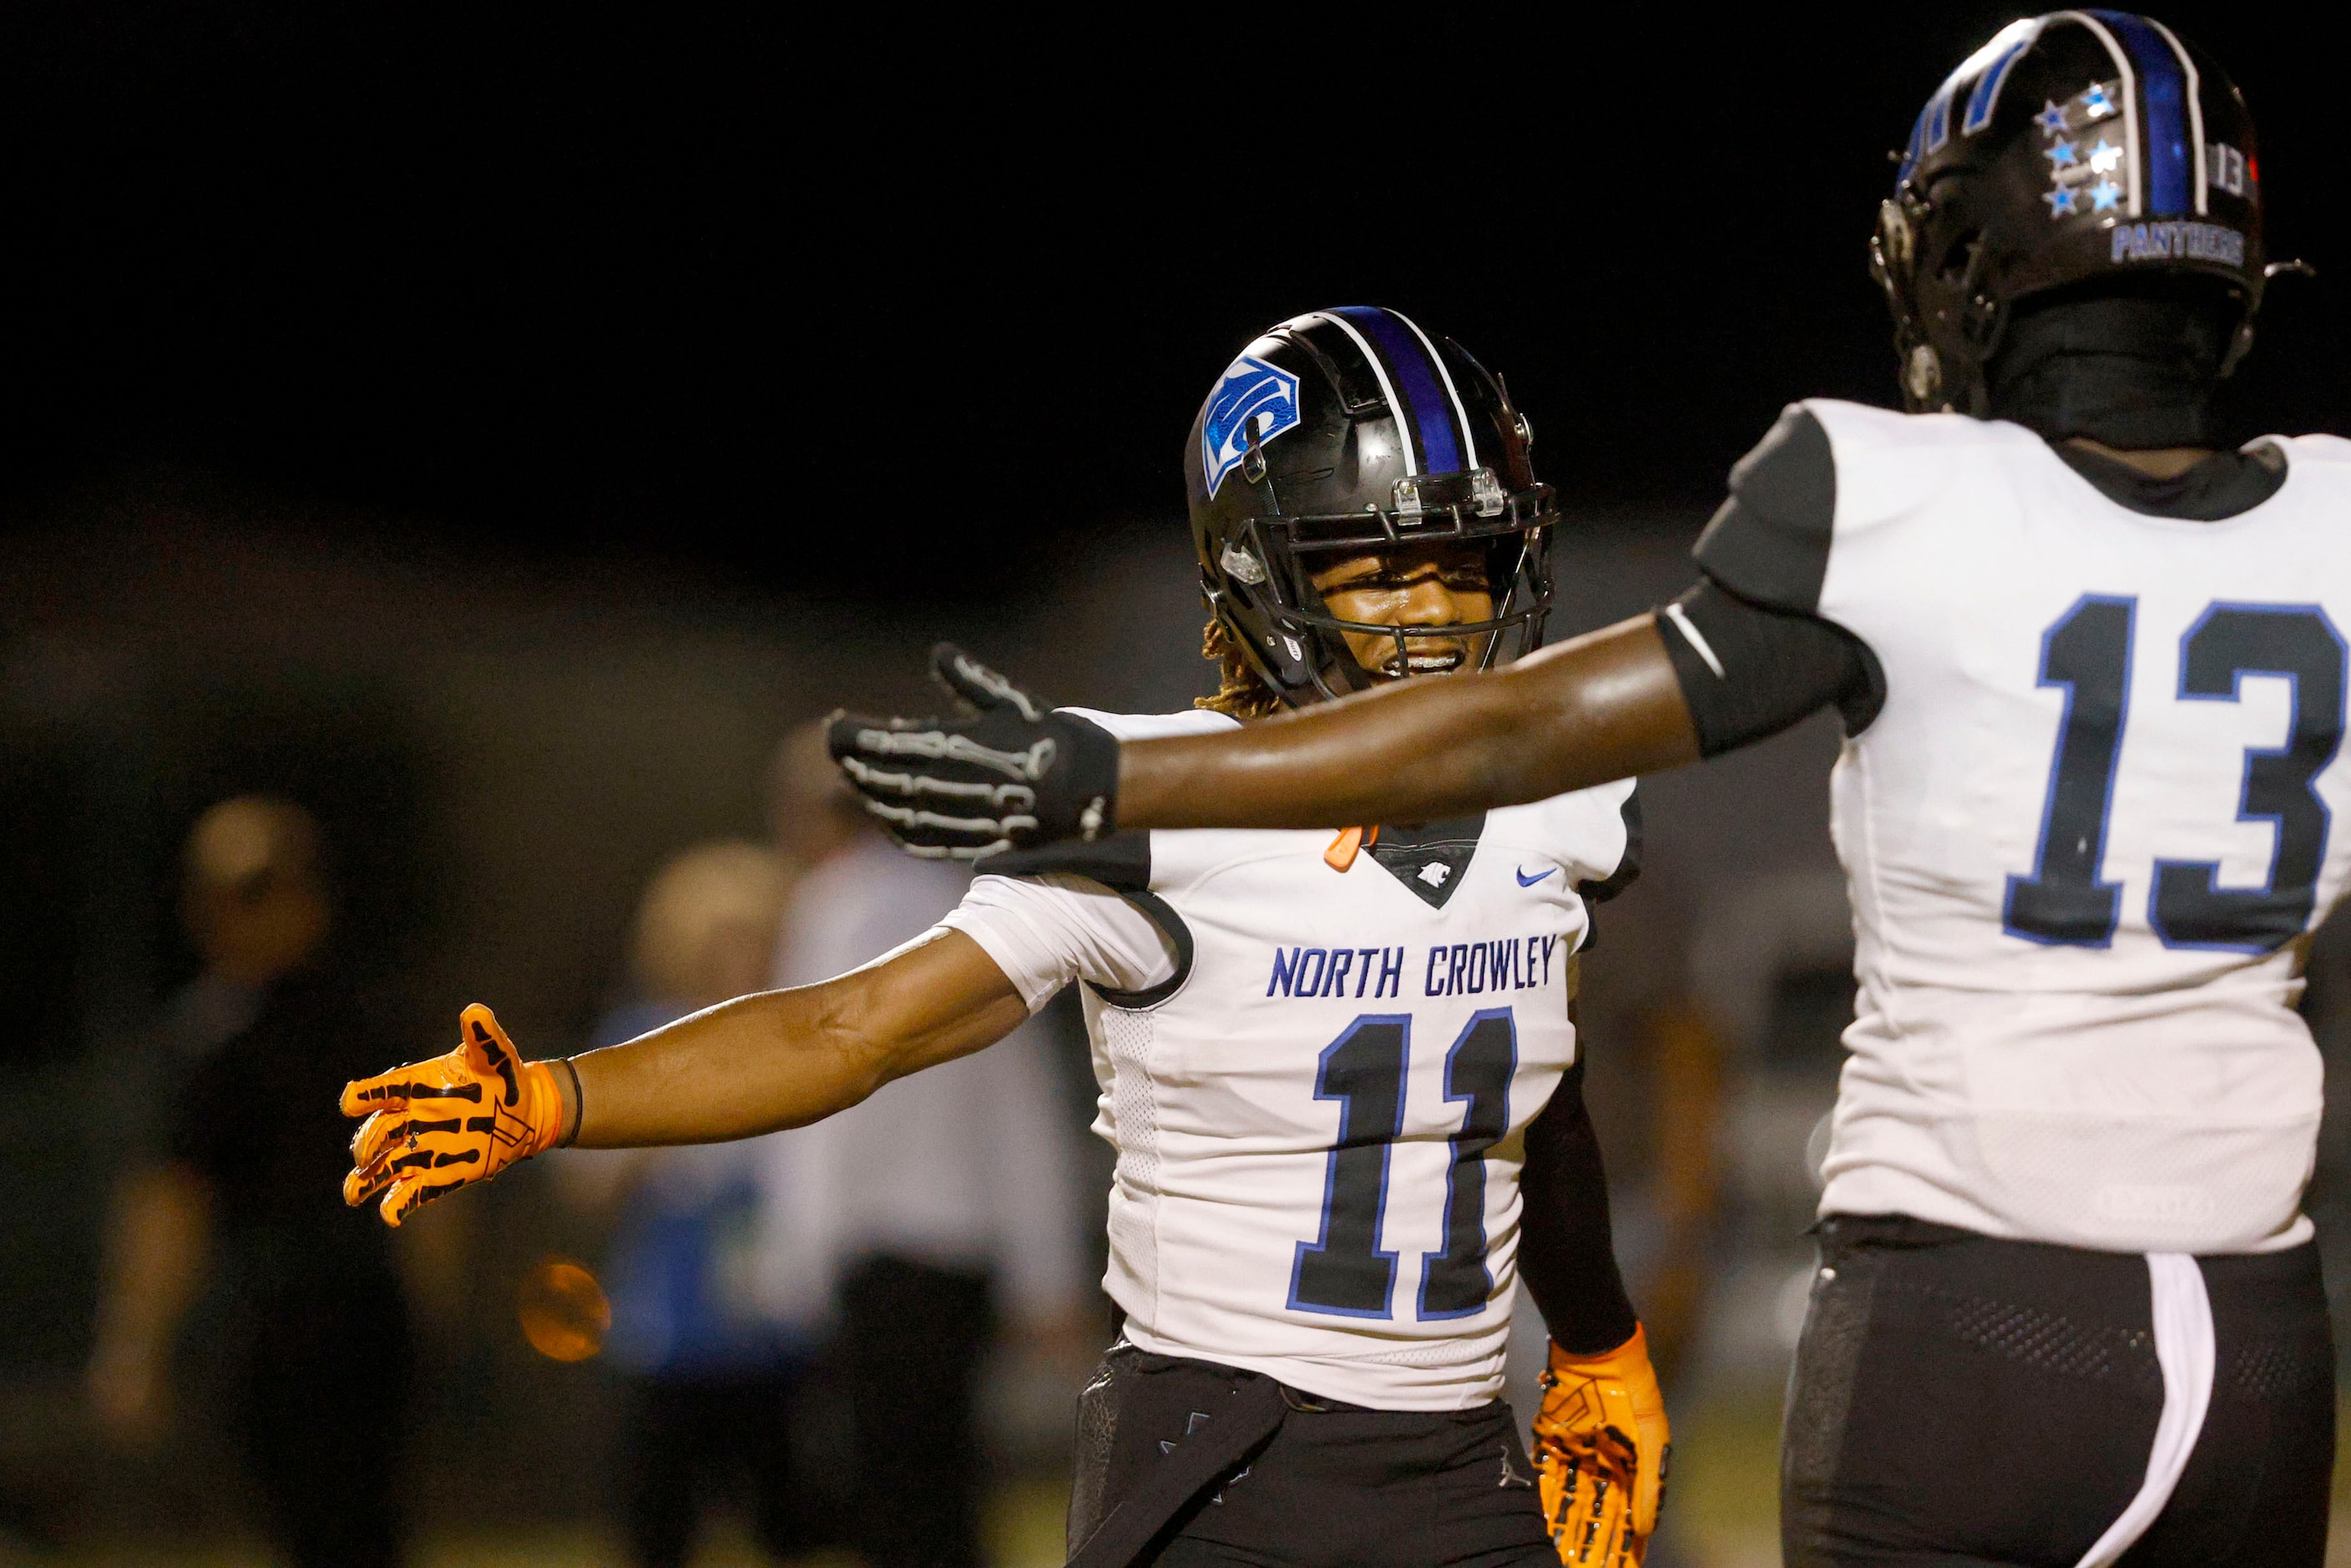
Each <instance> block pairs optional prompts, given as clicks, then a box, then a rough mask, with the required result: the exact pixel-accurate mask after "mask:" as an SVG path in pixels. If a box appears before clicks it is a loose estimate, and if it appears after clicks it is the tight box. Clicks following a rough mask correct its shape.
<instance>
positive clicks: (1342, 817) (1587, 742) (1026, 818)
mask: <svg viewBox="0 0 2351 1568" xmlns="http://www.w3.org/2000/svg"><path fill="white" fill-rule="evenodd" d="M1668 622H1670V625H1668V624H1667V623H1668ZM932 660H933V665H934V668H935V671H936V673H937V674H938V676H939V678H940V679H941V681H943V682H944V683H945V684H946V686H947V687H948V689H949V690H950V691H952V692H954V693H955V694H956V696H957V697H958V698H960V699H961V700H962V701H963V702H964V703H965V704H967V706H969V707H971V708H972V709H973V710H974V716H971V717H969V718H961V719H952V718H926V719H915V718H868V717H864V716H859V715H854V714H841V715H838V716H835V717H834V719H833V721H832V725H831V735H830V741H831V747H832V754H833V757H834V758H835V759H836V760H838V761H839V762H840V764H841V770H842V771H843V772H844V773H846V774H847V775H848V776H849V779H850V781H851V782H852V783H853V784H855V785H856V786H857V788H858V789H861V790H862V791H863V792H864V793H865V795H866V797H867V801H868V804H867V810H871V811H872V813H873V814H874V815H875V816H876V817H878V818H879V819H881V821H882V823H883V826H884V827H886V828H887V829H888V830H889V831H890V833H891V835H892V836H893V837H894V838H896V839H897V840H898V841H900V842H901V843H903V844H904V845H905V846H906V847H907V848H908V849H910V850H912V851H913V852H914V853H916V854H921V855H931V856H937V857H942V858H953V859H956V860H974V861H977V860H985V859H987V857H988V856H990V855H994V854H998V853H1001V852H1004V851H1005V850H1008V849H1014V848H1023V847H1029V846H1032V845H1039V844H1046V843H1050V842H1052V841H1054V840H1056V839H1066V838H1087V839H1092V838H1098V837H1100V836H1101V835H1102V832H1104V831H1108V830H1110V829H1112V828H1315V827H1321V828H1331V827H1347V826H1351V825H1357V826H1365V827H1368V826H1370V825H1372V824H1374V823H1376V822H1414V821H1430V820H1432V819H1437V818H1443V817H1450V816H1461V815H1466V814H1467V813H1468V812H1471V811H1476V810H1489V809H1491V808H1494V807H1497V806H1510V805H1516V804H1518V803H1520V802H1521V801H1526V800H1542V799H1545V798H1546V797H1549V796H1552V795H1556V794H1561V793H1563V792H1565V791H1568V790H1572V789H1588V788H1590V787H1592V786H1593V785H1595V784H1604V783H1608V782H1610V781H1611V780H1614V779H1625V778H1630V777H1633V776H1635V775H1637V774H1643V773H1655V772H1658V771H1660V770H1662V769H1665V768H1678V767H1681V766H1682V765H1684V764H1685V763H1690V762H1695V761H1697V760H1698V758H1701V757H1712V756H1714V755H1716V754H1717V753H1719V752H1723V751H1728V750H1729V749H1731V748H1732V747H1739V746H1744V745H1746V744H1748V743H1749V742H1750V741H1755V740H1760V739H1761V738H1763V737H1765V736H1769V735H1777V734H1778V733H1779V732H1780V731H1782V730H1783V729H1785V728H1787V727H1789V726H1791V725H1792V724H1795V723H1796V722H1798V721H1799V720H1801V719H1802V718H1803V717H1804V716H1806V715H1808V714H1811V713H1813V712H1814V711H1816V710H1818V709H1819V708H1821V707H1822V706H1824V705H1828V704H1835V705H1836V706H1838V707H1839V708H1840V709H1841V710H1842V711H1843V713H1844V719H1845V729H1846V733H1847V734H1858V733H1859V732H1860V731H1861V730H1862V729H1864V728H1865V727H1867V726H1868V724H1869V722H1870V720H1871V718H1872V717H1873V716H1875V715H1876V710H1877V706H1878V704H1879V703H1881V702H1882V701H1883V700H1884V698H1885V692H1886V688H1885V681H1884V676H1883V674H1882V673H1881V672H1880V671H1879V669H1878V667H1877V663H1876V658H1875V656H1874V655H1872V654H1871V653H1870V652H1869V650H1868V649H1867V648H1866V647H1865V646H1864V645H1863V644H1862V643H1861V642H1860V640H1859V639H1857V638H1855V636H1854V635H1853V634H1852V633H1851V632H1847V631H1845V630H1844V629H1843V628H1841V627H1838V626H1835V625H1834V624H1832V623H1830V622H1826V621H1823V620H1821V619H1820V618H1818V617H1817V616H1813V615H1810V614H1805V613H1802V612H1789V611H1782V610H1777V609H1774V608H1772V607H1771V606H1770V605H1767V604H1762V603H1759V602H1756V601H1750V600H1745V599H1741V598H1740V596H1739V595H1737V594H1735V593H1732V592H1730V591H1728V590H1726V589H1724V588H1722V587H1721V586H1719V584H1717V583H1715V582H1713V581H1711V580H1704V581H1701V582H1699V583H1698V586H1696V587H1694V588H1693V589H1691V590H1690V591H1688V592H1687V593H1685V594H1683V595H1682V596H1681V597H1680V598H1679V599H1677V600H1676V601H1674V602H1673V603H1671V604H1669V605H1667V606H1666V608H1665V609H1664V610H1663V611H1661V612H1657V613H1656V614H1650V615H1641V616H1636V617H1635V618H1634V619H1632V620H1630V621H1624V622H1618V623H1617V624H1615V625H1614V626H1610V627H1606V628H1604V629H1603V630H1601V631H1598V632H1592V633H1590V634H1589V635H1586V636H1583V637H1578V638H1576V639H1574V640H1573V642H1568V643H1561V644H1559V645H1558V646H1556V647H1552V648H1546V649H1544V650H1543V651H1542V652H1541V653H1533V654H1530V655H1529V656H1528V657H1526V658H1524V659H1521V660H1520V661H1519V662H1518V663H1517V664H1512V665H1510V667H1509V668H1508V669H1504V670H1499V671H1495V672H1493V673H1491V674H1480V675H1446V676H1442V677H1431V678H1427V679H1423V680H1415V681H1407V682H1402V683H1399V684H1397V685H1390V686H1385V687H1383V688H1381V689H1379V690H1377V691H1373V692H1367V693H1359V694H1357V695H1354V696H1351V697H1348V698H1346V699H1344V700H1343V701H1339V702H1332V703H1320V704H1317V705H1315V706H1313V707H1311V708H1308V709H1305V710H1303V711H1301V712H1297V713H1291V714H1289V715H1286V716H1282V717H1280V718H1270V719H1267V720H1265V721H1263V722H1262V723H1258V724H1252V725H1249V726H1248V727H1245V728H1239V729H1230V728H1228V729H1219V730H1217V731H1216V732H1214V733H1208V734H1194V735H1175V736H1167V737H1162V738H1155V739H1149V740H1141V739H1138V740H1130V741H1126V742H1123V743H1122V742H1120V741H1119V740H1117V739H1116V738H1114V737H1113V736H1112V735H1111V734H1110V733H1109V732H1108V731H1106V730H1104V729H1102V727H1099V726H1097V725H1095V724H1093V723H1092V722H1091V721H1090V720H1088V719H1087V718H1086V717H1085V716H1083V715H1081V714H1078V713H1070V712H1049V711H1047V710H1046V708H1045V706H1044V705H1043V704H1042V703H1040V702H1039V701H1038V700H1037V698H1036V697H1034V696H1033V695H1030V694H1029V693H1027V692H1025V691H1023V690H1021V689H1020V688H1019V687H1018V686H1016V685H1013V684H1012V683H1011V682H1010V681H1008V680H1006V679H1005V678H1004V677H1003V676H1001V675H999V674H996V673H995V672H994V671H992V670H989V669H987V668H986V667H985V666H983V665H980V664H977V663H975V662H974V661H973V660H972V659H971V658H970V656H969V655H967V654H966V653H963V652H962V651H961V650H960V649H957V648H955V647H953V646H951V645H948V644H945V643H942V644H941V645H940V646H939V647H938V648H937V649H936V650H935V652H934V653H933V654H932Z"/></svg>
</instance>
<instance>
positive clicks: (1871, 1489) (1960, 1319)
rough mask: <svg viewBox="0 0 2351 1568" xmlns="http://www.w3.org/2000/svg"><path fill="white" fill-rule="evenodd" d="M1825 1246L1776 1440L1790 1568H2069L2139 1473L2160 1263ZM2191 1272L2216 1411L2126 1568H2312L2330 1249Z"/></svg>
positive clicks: (2158, 1397)
mask: <svg viewBox="0 0 2351 1568" xmlns="http://www.w3.org/2000/svg"><path fill="white" fill-rule="evenodd" d="M1820 1236H1821V1267H1820V1270H1819V1272H1818V1273H1817V1274H1816V1275H1815V1276H1814V1279H1813V1295H1812V1306H1811V1311H1810V1312H1809V1313H1808V1314H1807V1316H1806V1318H1805V1321H1804V1332H1803V1338H1802V1343H1800V1345H1799V1346H1798V1348H1797V1352H1796V1366H1795V1371H1794V1374H1793V1376H1792V1379H1791V1381H1790V1384H1789V1396H1788V1414H1787V1426H1786V1430H1785V1432H1784V1433H1783V1435H1782V1453H1781V1502H1780V1530H1781V1543H1782V1552H1783V1554H1784V1560H1785V1563H1786V1564H1787V1568H1929V1565H1933V1568H1994V1565H1998V1568H2074V1565H2075V1564H2076V1563H2080V1562H2081V1561H2082V1558H2083V1555H2084V1553H2085V1552H2088V1551H2089V1550H2090V1548H2091V1547H2092V1546H2093V1545H2094V1544H2095V1543H2097V1542H2099V1540H2100V1539H2101V1537H2102V1536H2103V1535H2105V1532H2106V1531H2107V1528H2108V1526H2110V1525H2112V1524H2114V1523H2115V1521H2116V1520H2117V1519H2118V1518H2119V1517H2120V1516H2121V1515H2122V1514H2123V1512H2124V1511H2125V1510H2126V1508H2127V1507H2129V1506H2130V1505H2131V1503H2132V1501H2133V1500H2134V1498H2136V1497H2137V1495H2138V1493H2139V1491H2140V1488H2141V1486H2142V1483H2143V1482H2144V1481H2145V1480H2146V1479H2147V1475H2148V1470H2149V1458H2150V1454H2151V1453H2152V1452H2153V1451H2154V1445H2155V1442H2156V1435H2157V1423H2158V1419H2159V1418H2160V1416H2162V1413H2163V1409H2164V1401H2165V1386H2164V1375H2163V1372H2162V1370H2161V1368H2160V1367H2159V1365H2158V1361H2157V1355H2156V1346H2155V1340H2154V1332H2155V1331H2154V1322H2155V1319H2154V1309H2153V1306H2152V1304H2151V1300H2152V1298H2151V1292H2150V1285H2149V1274H2150V1270H2149V1265H2148V1260H2147V1259H2146V1258H2144V1257H2141V1256H2140V1255H2138V1254H2136V1253H2109V1252H2088V1251H2082V1250H2078V1249H2073V1248H2066V1247H2053V1246H2043V1245H2039V1244H2035V1243H2031V1242H2020V1241H2001V1240H1996V1239H1992V1238H1990V1237H1985V1236H1980V1235H1977V1234H1976V1233H1974V1232H1972V1231H1966V1230H1956V1229H1952V1228H1949V1227H1947V1226H1939V1225H1929V1224H1927V1223H1925V1222H1924V1221H1921V1220H1916V1219H1909V1218H1903V1217H1900V1216H1885V1217H1870V1218H1856V1217H1852V1216H1844V1217H1838V1218H1831V1219H1828V1220H1825V1221H1823V1223H1822V1226H1821V1231H1820ZM2194 1265H2195V1267H2194V1272H2193V1273H2189V1274H2187V1275H2185V1276H2184V1278H2185V1280H2186V1281H2188V1282H2189V1285H2190V1286H2191V1287H2192V1282H2193V1281H2194V1279H2195V1277H2196V1276H2197V1275H2200V1276H2201V1279H2202V1281H2203V1286H2204V1295H2205V1297H2206V1298H2207V1299H2208V1300H2209V1301H2210V1317H2211V1337H2210V1351H2211V1357H2210V1366H2211V1369H2212V1372H2211V1390H2210V1404H2209V1406H2208V1407H2207V1411H2206V1414H2205V1416H2204V1420H2203V1423H2202V1427H2201V1430H2200V1432H2199V1433H2197V1435H2196V1436H2195V1437H2194V1447H2193V1448H2190V1449H2188V1450H2187V1458H2186V1469H2185V1470H2184V1471H2182V1472H2180V1474H2179V1480H2178V1483H2177V1485H2176V1486H2175V1487H2174V1488H2173V1490H2172V1491H2171V1494H2170V1499H2169V1501H2168V1503H2167V1504H2165V1505H2164V1506H2163V1508H2162V1511H2161V1512H2160V1513H2159V1514H2158V1515H2156V1516H2155V1519H2154V1521H2153V1523H2152V1524H2151V1525H2150V1526H2149V1527H2148V1528H2147V1531H2146V1532H2145V1533H2144V1534H2143V1535H2141V1536H2140V1537H2139V1538H2138V1540H2137V1543H2136V1544H2135V1545H2132V1546H2131V1547H2129V1549H2128V1550H2127V1551H2126V1552H2125V1553H2124V1555H2123V1556H2122V1557H2121V1558H2120V1559H2119V1563H2118V1568H2189V1565H2191V1564H2192V1565H2193V1568H2234V1565H2243V1568H2252V1565H2255V1564H2259V1565H2261V1568H2320V1564H2321V1563H2324V1561H2325V1552H2326V1521H2327V1490H2328V1484H2329V1479H2330V1477H2331V1475H2332V1473H2333V1469H2334V1463H2335V1350H2334V1341H2333V1337H2332V1334H2331V1333H2330V1330H2329V1327H2328V1322H2327V1316H2326V1298H2325V1291H2324V1290H2323V1289H2322V1288H2321V1286H2320V1283H2319V1274H2318V1254H2317V1249H2316V1248H2314V1247H2311V1246H2303V1247H2298V1248H2294V1249H2291V1250H2289V1251H2284V1252H2274V1253H2265V1254H2260V1255H2253V1256H2241V1257H2210V1258H2199V1259H2197V1260H2194ZM2175 1321H2176V1320H2175ZM2175 1332H2176V1331H2175ZM2176 1397H2177V1395H2175V1398H2176ZM2182 1430H2183V1431H2184V1430H2186V1428H2182ZM2150 1506H2151V1505H2150Z"/></svg>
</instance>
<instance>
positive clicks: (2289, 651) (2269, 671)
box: [2001, 594, 2345, 953]
mask: <svg viewBox="0 0 2351 1568" xmlns="http://www.w3.org/2000/svg"><path fill="white" fill-rule="evenodd" d="M2137 612H2138V602H2137V600H2134V599H2127V598H2116V597H2110V596H2106V595H2102V594H2085V595H2083V596H2082V597H2081V598H2080V599H2078V600H2076V601H2074V605H2073V607H2072V608H2071V609H2069V610H2067V611H2066V612H2065V613H2064V615H2063V616H2061V617H2059V618H2058V620H2057V622H2056V623H2055V624H2054V625H2053V626H2051V627H2050V628H2049V630H2048V631H2047V632H2043V634H2042V640H2041V677H2040V684H2041V685H2043V686H2056V687H2059V688H2062V689H2063V690H2064V693H2065V714H2064V719H2063V720H2062V721H2061V722H2060V724H2059V726H2058V730H2057V752H2056V756H2055V757H2054V758H2053V759H2052V761H2051V764H2050V769H2049V793H2048V796H2047V799H2046V800H2045V801H2044V802H2043V806H2042V814H2041V841H2040V847H2039V849H2038V851H2037V852H2036V853H2035V856H2034V859H2033V866H2032V875H2030V876H2011V877H2010V878H2009V879H2008V898H2007V904H2006V906H2005V909H2004V910H2003V913H2002V922H2001V923H2002V926H2003V928H2004V929H2005V930H2006V931H2007V932H2008V934H2009V935H2010V936H2022V937H2023V938H2024V939H2025V940H2026V941H2028V942H2040V943H2045V944H2051V945H2055V946H2077V947H2104V946H2107V945H2108V944H2109V943H2111V942H2112V941H2113V940H2114V935H2115V926H2116V919H2117V916H2118V915H2119V914H2120V912H2121V906H2122V887H2121V884H2120V883H2111V882H2101V881H2100V880H2099V879H2098V873H2099V869H2100V866H2101V865H2102V863H2103V862H2104V861H2105V840H2106V821H2107V819H2108V816H2109V814H2110V812H2111V810H2112V807H2113V803H2114V793H2115V773H2116V766H2117V764H2118V763H2119V762H2120V760H2121V757H2122V741H2123V731H2124V726H2125V720H2126V713H2125V709H2126V706H2127V697H2128V692H2129V687H2130V668H2131V652H2132V644H2133V642H2134V638H2135V630H2136V627H2135V623H2136V621H2137ZM2247 675H2270V676H2277V677H2281V678H2283V680H2285V681H2286V682H2287V684H2288V690H2289V693H2290V700H2289V704H2288V707H2289V712H2290V715H2291V716H2290V718H2289V719H2288V721H2287V725H2286V735H2285V738H2284V743H2283V745H2280V746H2277V747H2249V748H2248V749H2247V750H2246V752H2245V754H2244V783H2243V786H2242V788H2241V791H2240V794H2239V800H2238V810H2237V820H2238V821H2241V822H2267V823H2269V824H2271V826H2272V828H2273V831H2274V832H2275V842H2274V844H2273V849H2272V851H2271V855H2270V870H2269V875H2268V877H2267V879H2266V880H2265V881H2264V882H2263V883H2262V886H2260V887H2249V888H2224V887H2221V886H2220V885H2219V882H2220V866H2219V864H2218V863H2217V862H2212V861H2185V860H2163V859H2158V860H2157V861H2156V862H2155V868H2154V873H2155V874H2154V878H2153V885H2152V891H2151V892H2150V893H2149V894H2148V897H2147V924H2148V925H2149V926H2151V927H2152V928H2153V929H2154V931H2155V934H2156V936H2158V938H2159V939H2161V941H2162V943H2163V945H2164V946H2167V947H2218V948H2227V949H2231V950H2234V951H2241V952H2249V953H2267V952H2271V951H2273V950H2275V949H2276V948H2278V947H2280V946H2283V945H2284V944H2285V943H2287V942H2289V941H2291V940H2292V939H2293V938H2294V936H2297V935H2299V934H2300V933H2301V931H2302V930H2303V928H2304V926H2306V925H2308V924H2309V923H2310V915H2311V911H2312V909H2313V908H2314V906H2315V904H2316V903H2317V897H2318V873H2319V868H2320V866H2321V865H2322V864H2323V863H2324V862H2325V858H2326V832H2327V828H2328V825H2329V818H2328V814H2327V810H2326V804H2325V801H2323V800H2320V799H2319V798H2318V794H2317V791H2316V790H2315V789H2314V788H2313V787H2312V786H2313V783H2314V780H2315V779H2317V778H2318V775H2319V774H2320V773H2322V772H2324V771H2325V769H2326V767H2327V765H2328V764H2329V763H2331V762H2333V761H2334V760H2335V753H2336V752H2337V751H2338V750H2339V749H2340V748H2341V747H2342V744H2343V724H2344V698H2345V691H2344V687H2345V649H2344V643H2343V638H2342V636H2341V635H2340V634H2339V633H2338V632H2336V631H2335V627H2334V624H2333V623H2332V622H2329V621H2328V620H2327V619H2326V615H2325V612H2324V611H2322V610H2320V609H2319V608H2318V607H2317V606H2316V605H2314V604H2231V603H2215V604H2211V605H2209V606H2207V607H2206V609H2205V611H2204V612H2203V613H2202V614H2201V615H2199V616H2198V617H2197V618H2196V621H2195V623H2194V624H2193V625H2191V626H2189V629H2188V631H2187V633H2186V634H2185V635H2184V636H2183V637H2181V639H2180V643H2179V699H2180V700H2181V701H2183V702H2235V701H2237V700H2238V698H2239V696H2240V695H2241V693H2242V689H2243V685H2244V678H2245V677H2246V676H2247Z"/></svg>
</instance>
